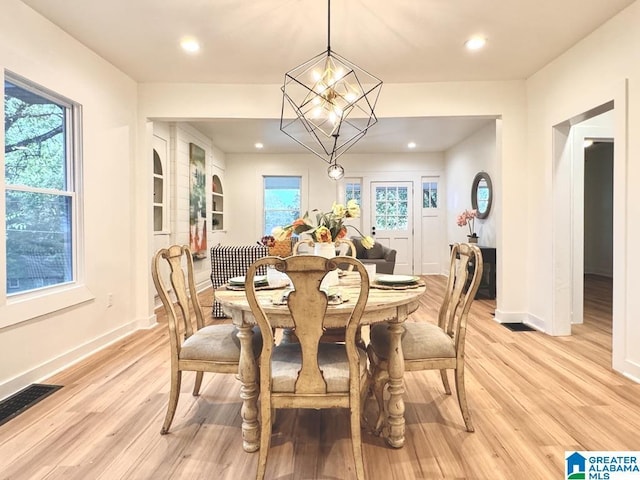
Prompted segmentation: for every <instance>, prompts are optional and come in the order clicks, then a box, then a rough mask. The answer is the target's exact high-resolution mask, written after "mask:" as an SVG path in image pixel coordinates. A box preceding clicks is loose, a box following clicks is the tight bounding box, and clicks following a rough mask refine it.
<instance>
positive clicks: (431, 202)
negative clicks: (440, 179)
mask: <svg viewBox="0 0 640 480" xmlns="http://www.w3.org/2000/svg"><path fill="white" fill-rule="evenodd" d="M422 208H438V183H437V182H423V183H422Z"/></svg>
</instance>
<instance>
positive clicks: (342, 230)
mask: <svg viewBox="0 0 640 480" xmlns="http://www.w3.org/2000/svg"><path fill="white" fill-rule="evenodd" d="M312 212H314V213H315V223H314V222H313V220H312V219H311V216H310V215H309V212H305V214H304V215H303V216H302V217H301V218H298V219H297V220H295V221H294V222H293V223H292V224H291V225H286V226H285V227H276V228H274V229H273V231H272V232H271V234H272V235H273V236H274V237H275V239H276V240H285V239H287V238H289V237H291V235H292V234H294V233H295V234H296V235H300V234H301V233H308V234H309V235H311V238H312V239H313V241H314V242H318V243H330V242H335V241H336V240H338V239H340V238H344V237H345V236H346V235H347V227H351V228H353V229H354V230H355V231H357V232H358V233H359V234H360V235H361V236H362V246H363V247H364V248H371V247H373V244H374V243H375V242H374V240H373V238H371V237H370V236H368V235H367V236H365V235H362V232H360V230H358V229H357V228H356V227H354V226H353V225H345V224H344V221H345V219H347V218H358V217H359V216H360V205H358V202H357V201H356V200H349V201H348V202H347V205H346V206H345V205H343V204H341V203H336V202H333V205H332V207H331V211H329V212H321V211H319V210H312Z"/></svg>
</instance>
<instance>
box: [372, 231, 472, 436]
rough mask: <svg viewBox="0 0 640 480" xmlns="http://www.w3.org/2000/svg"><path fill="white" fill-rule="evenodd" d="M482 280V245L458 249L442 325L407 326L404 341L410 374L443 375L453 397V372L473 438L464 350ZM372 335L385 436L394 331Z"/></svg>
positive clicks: (379, 328)
mask: <svg viewBox="0 0 640 480" xmlns="http://www.w3.org/2000/svg"><path fill="white" fill-rule="evenodd" d="M481 278H482V253H481V252H480V249H479V248H478V247H477V246H476V245H471V244H466V243H463V244H457V243H456V244H454V245H453V247H452V249H451V261H450V268H449V279H448V282H447V288H446V291H445V295H444V298H443V300H442V304H441V306H440V311H439V314H438V324H437V325H435V324H432V323H427V322H405V323H404V328H405V332H404V333H403V335H402V353H403V356H404V366H405V371H417V370H440V376H441V378H442V383H443V385H444V389H445V392H446V393H447V395H451V388H450V386H449V380H448V377H447V369H453V370H454V371H455V384H456V393H457V396H458V404H459V406H460V411H461V412H462V417H463V419H464V424H465V427H466V429H467V431H469V432H473V424H472V422H471V416H470V414H469V407H468V405H467V396H466V391H465V387H464V362H465V360H464V345H465V337H466V331H467V317H468V315H469V309H470V308H471V303H472V302H473V299H474V298H475V295H476V291H477V290H478V285H479V284H480V279H481ZM370 335H371V341H370V343H369V346H368V354H369V360H370V362H371V368H372V370H373V373H372V382H373V391H374V394H375V397H376V400H377V402H378V409H379V410H378V412H379V414H378V420H377V422H376V426H375V430H376V431H377V432H380V430H381V429H382V428H383V426H384V424H385V422H386V411H387V409H386V405H385V404H384V388H385V386H386V385H387V383H388V381H389V372H388V363H387V361H388V358H389V345H390V336H389V331H388V325H387V324H384V323H381V324H377V325H374V326H372V327H371V332H370ZM405 379H406V377H405Z"/></svg>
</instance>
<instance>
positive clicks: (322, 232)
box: [315, 227, 333, 242]
mask: <svg viewBox="0 0 640 480" xmlns="http://www.w3.org/2000/svg"><path fill="white" fill-rule="evenodd" d="M315 237H316V239H317V240H318V241H319V242H333V238H331V231H330V230H329V229H328V228H327V227H318V228H317V229H316V234H315Z"/></svg>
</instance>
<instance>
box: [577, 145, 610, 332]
mask: <svg viewBox="0 0 640 480" xmlns="http://www.w3.org/2000/svg"><path fill="white" fill-rule="evenodd" d="M613 156H614V144H613V139H612V138H611V139H599V138H598V139H588V140H587V142H586V143H585V148H584V249H583V250H584V285H583V288H584V289H583V292H584V294H583V322H584V323H588V324H589V325H591V326H596V327H597V328H598V330H600V331H603V332H609V334H610V333H611V304H612V287H613V281H612V279H613Z"/></svg>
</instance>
